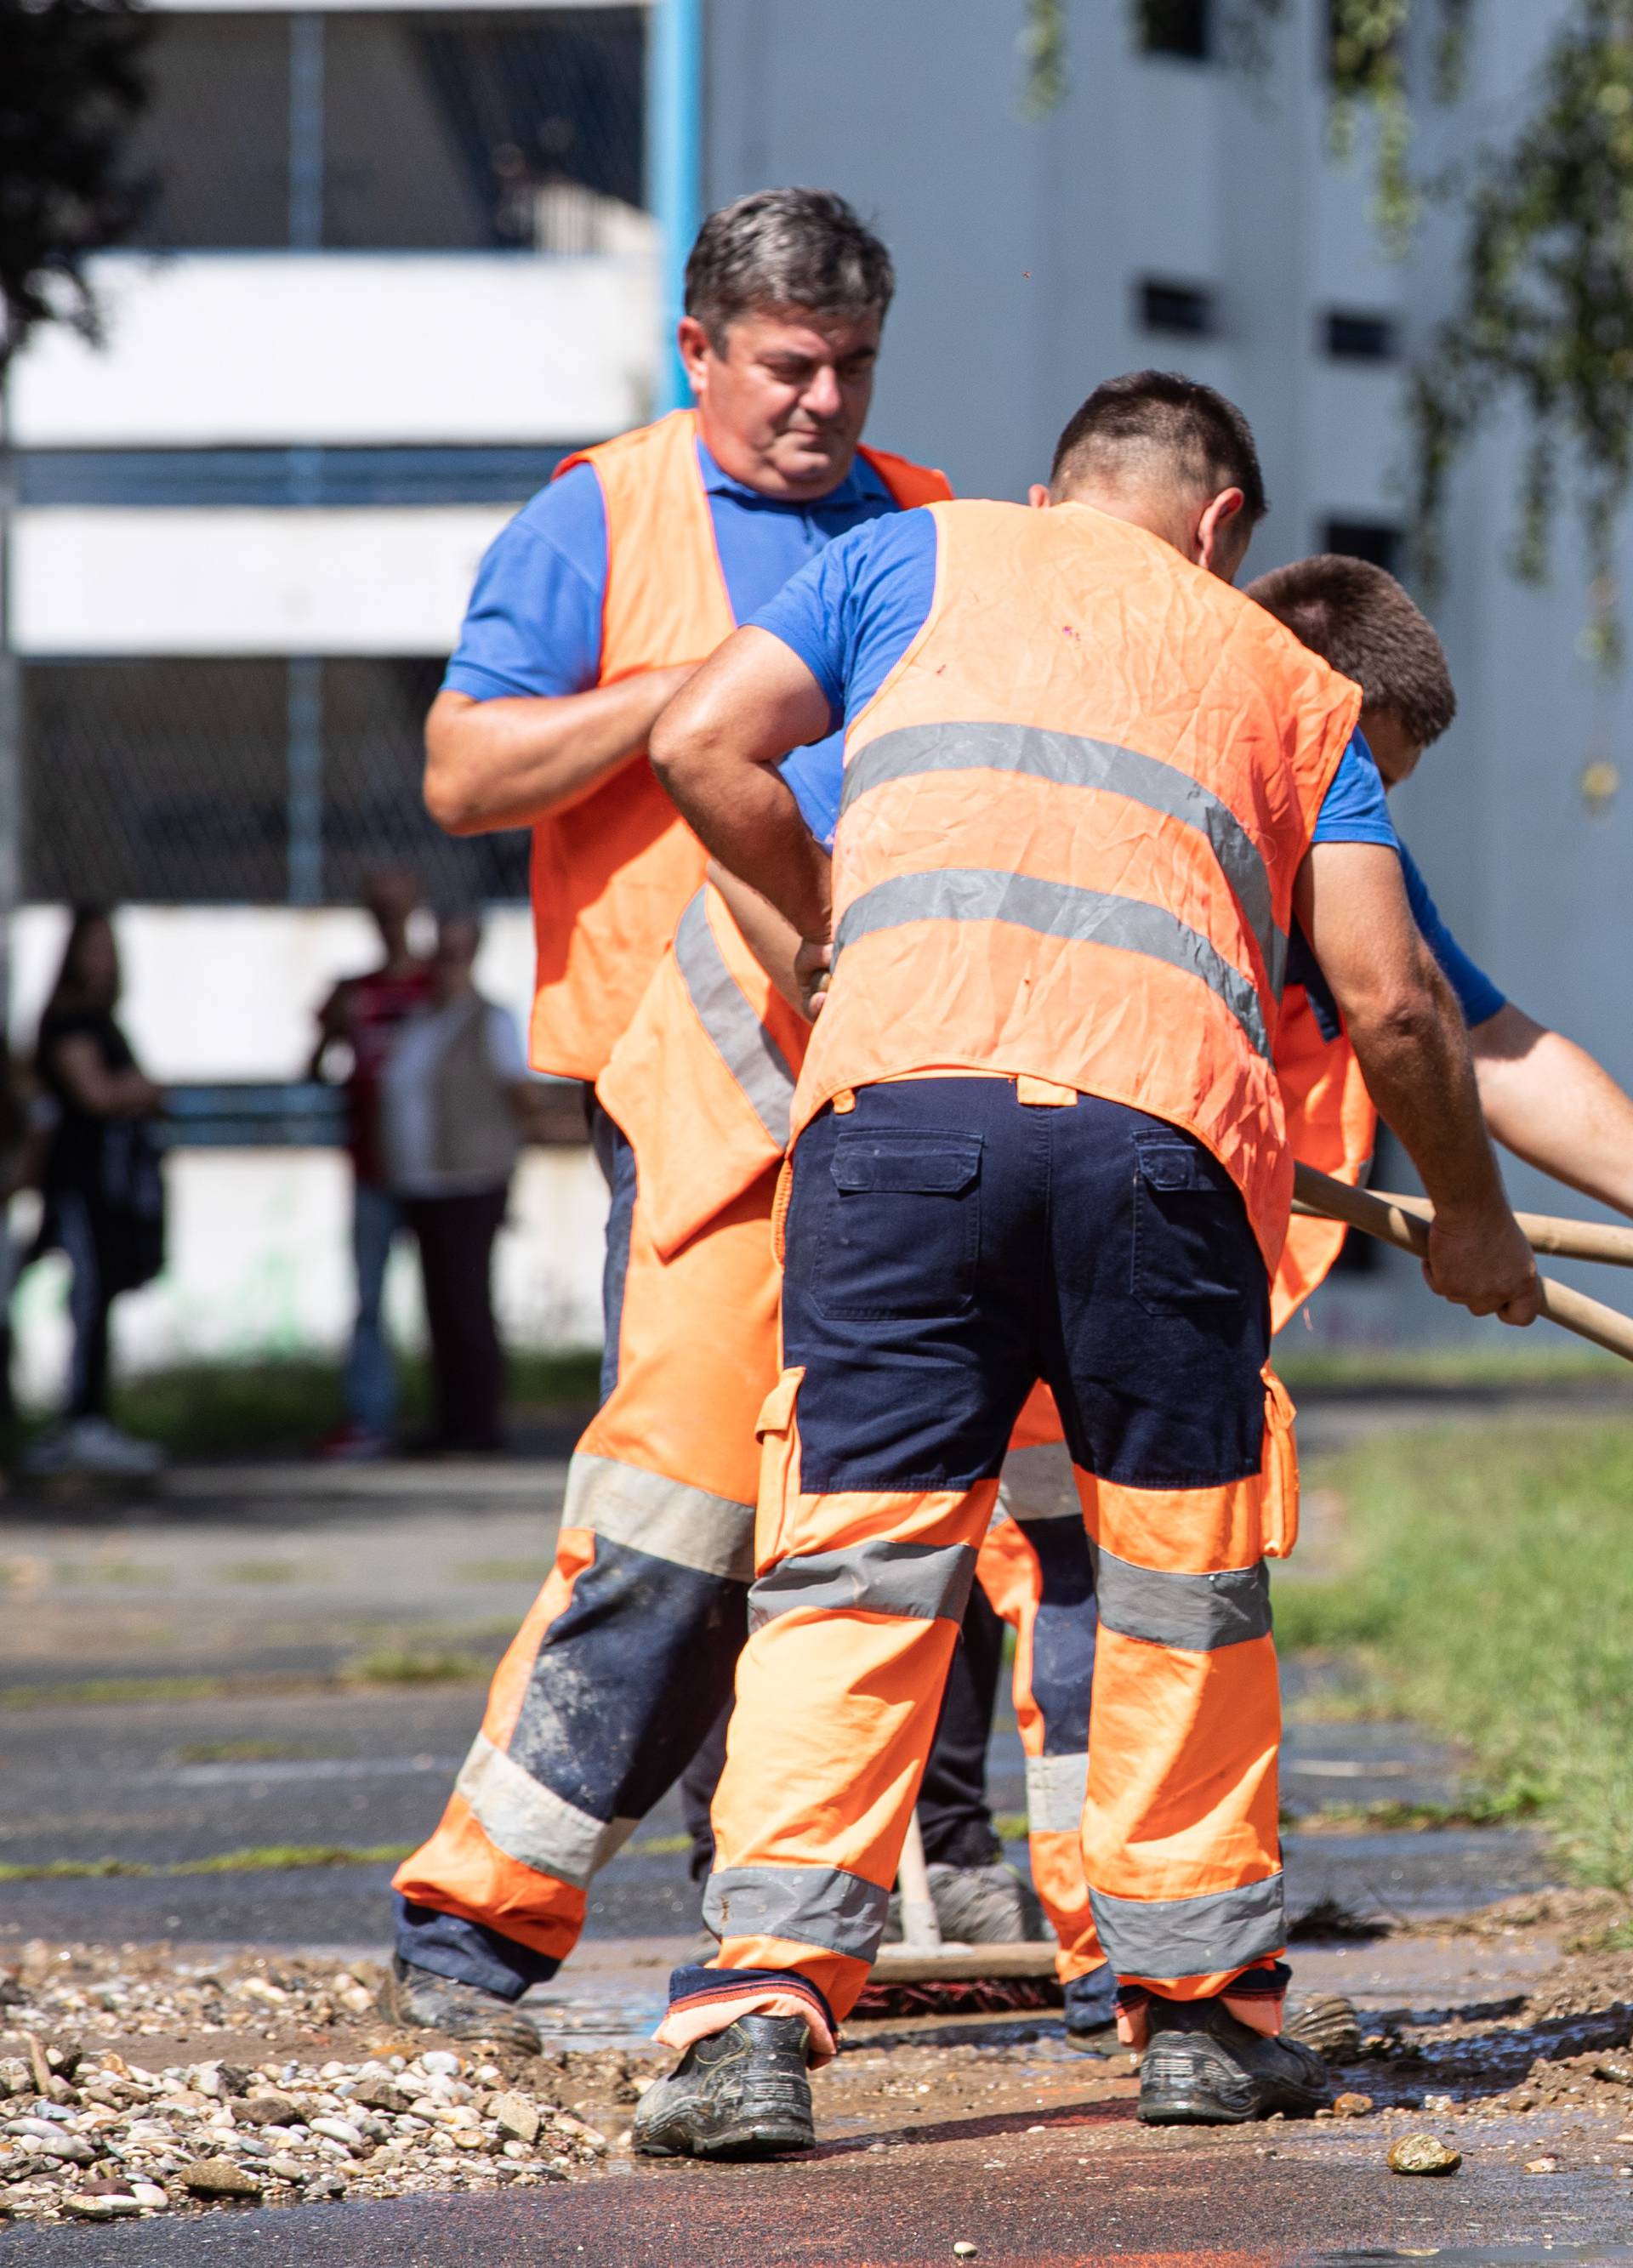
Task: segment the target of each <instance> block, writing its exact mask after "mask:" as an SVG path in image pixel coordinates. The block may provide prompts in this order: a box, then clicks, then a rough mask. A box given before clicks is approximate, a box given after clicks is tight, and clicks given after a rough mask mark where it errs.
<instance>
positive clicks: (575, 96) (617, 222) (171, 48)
mask: <svg viewBox="0 0 1633 2268" xmlns="http://www.w3.org/2000/svg"><path fill="white" fill-rule="evenodd" d="M645 37H646V33H645V11H644V10H643V9H641V8H639V7H634V6H629V7H623V6H611V7H581V8H559V9H550V10H547V11H546V10H542V11H537V12H532V11H528V10H525V9H493V10H483V9H472V10H469V11H460V12H458V13H451V12H447V13H445V12H437V11H402V12H397V11H368V12H358V13H351V12H348V11H336V12H333V13H330V12H328V11H310V12H305V13H301V14H298V15H290V14H283V13H268V14H262V13H260V12H259V11H251V12H248V13H237V12H234V13H233V14H225V13H214V12H211V11H201V12H199V13H196V14H195V13H193V12H191V11H183V12H176V13H167V14H162V15H161V16H160V17H159V20H158V24H157V28H156V31H155V35H154V40H153V47H152V55H151V66H150V70H151V82H152V95H151V101H150V104H149V107H148V109H147V112H146V113H145V114H144V118H143V120H142V122H141V124H140V125H139V127H138V128H137V133H136V136H135V144H134V147H133V153H132V158H133V163H134V164H135V165H136V166H137V167H138V169H139V170H141V171H143V172H144V173H151V174H152V176H153V177H154V178H155V180H156V183H157V192H156V195H155V197H154V201H153V204H152V208H151V211H150V213H149V215H148V218H147V222H146V225H145V226H144V232H143V239H142V240H143V241H144V242H145V243H147V244H150V245H152V246H154V247H159V248H162V249H165V250H174V251H185V250H193V249H197V250H233V249H240V250H249V249H270V248H273V247H293V248H296V249H300V250H308V251H310V250H319V249H346V250H359V251H426V252H435V251H455V252H459V251H505V250H531V251H536V252H559V253H589V252H602V251H608V252H615V251H620V250H624V249H628V248H632V247H634V246H635V245H636V244H638V243H645V241H646V240H647V238H648V237H649V236H650V228H651V225H650V223H649V222H648V221H647V218H646V216H645V215H644V214H643V213H642V212H641V210H639V208H640V203H641V197H642V180H643V169H644V163H645V157H644V148H645V130H646V129H645V76H644V74H645V65H644V54H645Z"/></svg>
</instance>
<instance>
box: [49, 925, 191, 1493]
mask: <svg viewBox="0 0 1633 2268" xmlns="http://www.w3.org/2000/svg"><path fill="white" fill-rule="evenodd" d="M119 993H120V969H119V950H118V946H117V945H116V944H115V938H114V925H113V921H112V918H111V917H110V916H109V914H108V912H107V909H106V908H104V907H101V906H82V907H80V908H78V909H77V911H76V912H75V914H74V917H73V920H72V923H71V924H70V928H69V932H68V942H67V944H66V946H64V947H63V961H62V967H61V968H60V969H59V970H58V973H57V978H56V983H55V984H54V985H53V987H52V989H51V995H50V998H49V999H48V1001H47V1003H46V1008H45V1013H44V1014H43V1015H42V1016H41V1020H40V1035H39V1040H38V1042H37V1047H36V1067H37V1070H38V1074H39V1079H40V1085H41V1089H42V1091H43V1093H44V1094H45V1096H46V1097H47V1098H48V1103H49V1105H50V1108H51V1109H52V1111H53V1113H54V1120H53V1123H52V1125H51V1129H50V1132H49V1135H48V1140H47V1144H46V1150H45V1157H44V1162H43V1167H42V1170H41V1188H42V1190H43V1193H44V1197H45V1213H44V1219H43V1220H42V1222H41V1231H40V1236H39V1239H38V1241H37V1242H36V1245H35V1251H36V1252H45V1251H49V1250H52V1249H54V1248H60V1249H61V1250H62V1251H63V1252H64V1253H65V1254H66V1255H67V1257H68V1261H69V1265H70V1268H71V1270H72V1271H73V1274H72V1285H71V1289H70V1294H69V1311H70V1317H71V1320H72V1323H73V1334H74V1337H73V1354H72V1359H71V1363H70V1373H69V1391H68V1403H67V1409H66V1411H65V1413H64V1418H63V1424H62V1425H61V1426H60V1427H59V1428H58V1429H57V1430H56V1431H55V1432H53V1433H51V1434H49V1435H48V1436H47V1437H46V1438H45V1440H42V1441H41V1442H40V1443H38V1444H37V1445H36V1447H35V1448H34V1449H33V1452H32V1453H31V1454H30V1457H29V1459H28V1463H29V1466H30V1469H32V1470H34V1471H57V1470H70V1469H74V1470H81V1471H93V1472H100V1473H107V1474H112V1475H120V1476H130V1477H140V1476H143V1475H144V1474H148V1473H151V1472H153V1471H155V1470H156V1469H158V1467H159V1464H160V1463H161V1462H163V1459H162V1456H161V1454H160V1452H159V1450H158V1449H157V1448H156V1447H154V1446H153V1445H152V1443H151V1442H147V1441H137V1440H132V1439H131V1437H130V1436H129V1434H127V1433H123V1432H120V1430H119V1429H118V1427H116V1426H115V1425H114V1424H113V1423H112V1421H111V1420H110V1418H109V1417H108V1414H107V1392H108V1319H109V1315H110V1313H111V1310H112V1307H113V1303H114V1301H115V1299H117V1298H118V1296H119V1294H120V1293H121V1292H129V1291H134V1290H135V1289H136V1288H137V1285H142V1284H145V1283H147V1282H148V1281H149V1280H150V1279H151V1278H152V1277H154V1276H156V1275H157V1274H158V1273H159V1269H160V1268H161V1267H162V1266H163V1264H164V1248H165V1212H164V1186H163V1182H162V1179H161V1176H160V1171H159V1153H158V1152H157V1150H156V1148H155V1146H154V1144H153V1140H152V1132H151V1127H152V1121H153V1119H154V1117H155V1116H157V1114H158V1113H159V1110H160V1109H161V1108H163V1105H164V1094H163V1091H162V1090H161V1089H160V1088H159V1087H157V1086H154V1084H153V1082H152V1080H151V1079H148V1078H147V1077H146V1076H145V1075H144V1073H143V1072H142V1071H141V1070H140V1069H139V1068H138V1067H137V1060H136V1057H135V1055H134V1054H133V1053H132V1051H131V1047H130V1042H129V1040H128V1039H127V1038H126V1037H125V1035H124V1033H123V1031H122V1029H121V1027H120V1026H119V1023H118V1021H117V1019H116V1017H115V1009H116V1007H117V1006H118V1003H119Z"/></svg>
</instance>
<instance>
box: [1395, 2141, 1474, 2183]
mask: <svg viewBox="0 0 1633 2268" xmlns="http://www.w3.org/2000/svg"><path fill="white" fill-rule="evenodd" d="M1462 2162H1463V2154H1462V2152H1461V2151H1460V2150H1454V2149H1452V2147H1451V2145H1450V2144H1449V2143H1446V2142H1443V2141H1441V2140H1440V2139H1439V2137H1438V2136H1437V2135H1434V2134H1403V2135H1402V2136H1401V2137H1400V2140H1399V2141H1398V2142H1396V2143H1394V2144H1393V2145H1392V2147H1391V2148H1390V2152H1389V2170H1390V2172H1391V2173H1392V2174H1454V2173H1456V2171H1457V2169H1458V2168H1459V2166H1460V2165H1461V2164H1462Z"/></svg>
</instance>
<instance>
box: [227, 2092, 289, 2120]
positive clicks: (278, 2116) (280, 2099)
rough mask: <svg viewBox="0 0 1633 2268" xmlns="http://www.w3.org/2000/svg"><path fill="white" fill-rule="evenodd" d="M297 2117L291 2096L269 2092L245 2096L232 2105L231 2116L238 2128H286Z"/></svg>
mask: <svg viewBox="0 0 1633 2268" xmlns="http://www.w3.org/2000/svg"><path fill="white" fill-rule="evenodd" d="M299 2115H300V2113H299V2108H298V2106H297V2104H296V2103H295V2102H294V2100H293V2098H292V2096H290V2095H277V2094H273V2093H271V2092H270V2091H268V2092H266V2093H264V2094H256V2095H246V2096H245V2098H244V2100H243V2101H242V2102H234V2103H233V2117H234V2119H235V2120H236V2121H237V2123H238V2124H240V2126H287V2125H289V2124H291V2122H292V2120H294V2119H296V2118H298V2117H299Z"/></svg>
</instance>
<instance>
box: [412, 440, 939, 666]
mask: <svg viewBox="0 0 1633 2268" xmlns="http://www.w3.org/2000/svg"><path fill="white" fill-rule="evenodd" d="M698 470H699V472H700V473H701V475H702V477H703V485H704V489H705V490H706V493H707V496H708V499H709V515H710V518H711V519H712V520H713V526H714V540H715V543H716V545H717V547H718V549H719V551H720V568H721V571H722V573H723V575H724V577H725V581H726V590H727V594H728V597H729V599H730V600H731V608H732V612H733V614H734V615H735V616H736V619H737V620H738V621H739V622H747V621H748V620H749V618H750V615H754V614H755V613H757V611H758V609H759V608H762V607H763V606H765V603H766V602H767V600H770V599H772V597H774V596H775V594H776V593H777V592H779V591H780V589H781V588H782V586H783V585H784V584H785V583H786V582H787V580H788V578H789V577H790V576H791V575H794V574H795V573H797V571H799V570H800V569H801V568H802V567H803V566H804V565H805V564H806V563H807V562H808V561H809V560H810V559H813V558H815V557H816V556H817V553H819V552H820V551H822V550H823V549H824V547H825V546H826V545H828V544H830V543H831V542H832V541H833V540H834V538H835V537H836V536H839V535H844V534H846V533H847V532H848V531H849V530H851V529H853V528H857V527H862V526H863V525H864V524H865V523H866V522H868V521H869V520H873V519H877V518H879V516H880V515H881V514H882V513H885V512H896V511H897V510H898V505H897V502H896V499H895V497H893V496H892V495H891V494H890V490H889V489H888V488H887V487H886V485H885V483H884V481H883V478H882V477H881V476H880V475H879V474H878V473H877V472H876V471H875V469H874V468H873V467H872V466H871V465H870V464H869V463H868V461H867V460H866V458H864V457H861V456H859V457H858V458H857V459H856V460H855V463H854V464H853V467H852V468H851V470H850V472H849V473H848V474H847V475H846V477H845V479H844V480H843V481H841V482H840V483H839V487H838V488H837V489H831V490H830V491H829V493H828V494H827V495H826V496H825V497H817V499H816V501H815V502H814V503H793V502H789V501H787V500H786V499H784V498H782V497H764V496H761V495H760V494H759V493H758V492H757V490H754V489H750V488H745V487H744V485H743V482H741V481H735V480H733V479H732V477H731V475H729V474H728V473H723V472H722V471H721V470H720V467H719V466H718V465H717V464H716V463H715V461H714V460H713V457H712V456H710V454H709V453H708V451H707V450H706V448H705V447H704V446H703V444H702V443H701V441H699V443H698ZM606 590H607V512H606V506H605V504H604V503H603V501H602V490H601V482H600V481H599V480H598V479H597V478H596V476H595V468H594V467H593V466H591V465H575V466H574V467H573V470H572V471H571V472H570V473H564V474H563V475H562V476H561V478H560V479H559V480H558V481H551V482H550V484H549V485H548V487H545V488H543V489H541V490H539V492H538V494H537V495H536V497H534V498H533V500H532V502H531V503H529V504H524V505H523V506H522V508H521V511H520V512H518V513H517V514H516V517H515V518H514V519H513V520H512V521H510V523H509V524H508V526H507V527H504V528H503V529H501V531H500V533H499V534H498V535H497V536H496V537H495V538H494V540H493V541H492V542H491V544H490V545H489V547H488V549H487V551H486V553H485V555H484V558H483V561H482V564H481V566H480V567H479V568H478V569H477V580H476V584H475V586H474V588H473V589H472V591H471V594H470V603H469V607H468V608H467V609H466V613H465V621H464V625H463V628H462V630H461V631H460V637H459V644H458V647H457V649H456V650H455V652H454V658H453V659H452V660H451V661H450V662H449V664H448V667H447V676H446V677H445V678H444V680H443V683H444V684H445V685H447V686H451V687H452V688H453V689H454V691H455V692H459V693H468V694H469V695H470V696H471V697H472V699H473V700H477V701H493V700H498V699H499V698H500V697H501V696H505V695H507V694H508V695H515V694H521V695H552V694H554V695H559V694H565V693H584V692H587V691H588V689H589V688H590V687H591V686H593V685H594V684H595V682H596V681H597V680H598V678H599V676H600V674H601V637H602V602H603V600H604V599H605V597H606Z"/></svg>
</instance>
